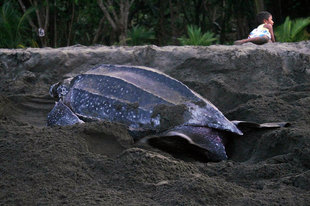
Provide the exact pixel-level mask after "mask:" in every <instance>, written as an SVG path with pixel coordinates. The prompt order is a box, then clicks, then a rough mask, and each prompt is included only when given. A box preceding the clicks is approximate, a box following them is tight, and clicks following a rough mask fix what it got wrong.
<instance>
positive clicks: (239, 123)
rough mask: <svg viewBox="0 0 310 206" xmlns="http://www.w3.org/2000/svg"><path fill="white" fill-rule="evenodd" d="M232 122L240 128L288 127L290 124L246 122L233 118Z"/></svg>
mask: <svg viewBox="0 0 310 206" xmlns="http://www.w3.org/2000/svg"><path fill="white" fill-rule="evenodd" d="M231 122H232V123H234V124H235V125H236V126H237V127H239V128H240V129H242V128H254V129H255V128H257V129H260V128H262V129H263V128H280V127H288V126H290V123H288V122H269V123H262V124H259V123H256V122H248V121H238V120H233V121H231Z"/></svg>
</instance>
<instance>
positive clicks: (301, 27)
mask: <svg viewBox="0 0 310 206" xmlns="http://www.w3.org/2000/svg"><path fill="white" fill-rule="evenodd" d="M309 25H310V17H308V18H300V19H296V20H290V18H289V17H286V19H285V21H284V23H283V24H281V25H280V26H278V27H277V28H276V29H275V36H276V40H277V41H279V42H297V41H303V40H307V39H309V38H310V35H309V33H308V32H307V26H309Z"/></svg>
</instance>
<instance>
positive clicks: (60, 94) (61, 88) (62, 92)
mask: <svg viewBox="0 0 310 206" xmlns="http://www.w3.org/2000/svg"><path fill="white" fill-rule="evenodd" d="M67 93H68V89H67V87H66V86H64V85H60V86H59V87H58V88H57V94H58V97H59V98H61V97H63V96H65V95H66V94H67Z"/></svg>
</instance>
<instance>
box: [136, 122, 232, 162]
mask: <svg viewBox="0 0 310 206" xmlns="http://www.w3.org/2000/svg"><path fill="white" fill-rule="evenodd" d="M141 142H144V143H148V144H149V145H151V146H153V147H156V148H159V149H161V150H164V151H167V152H169V153H172V154H176V155H177V156H183V157H186V156H188V157H191V158H194V159H197V160H200V161H204V162H207V161H213V162H217V161H221V160H226V159H227V155H226V151H225V147H224V144H223V140H222V137H221V134H220V133H219V132H218V131H217V130H214V129H211V128H207V127H194V126H179V127H175V128H173V129H172V130H169V131H167V132H165V133H163V134H160V135H156V136H149V137H145V138H143V139H142V140H141Z"/></svg>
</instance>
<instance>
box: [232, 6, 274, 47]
mask: <svg viewBox="0 0 310 206" xmlns="http://www.w3.org/2000/svg"><path fill="white" fill-rule="evenodd" d="M256 20H257V22H258V23H259V24H260V25H259V26H258V27H257V28H256V29H254V30H253V31H251V33H250V35H249V37H248V38H247V39H241V40H238V41H235V42H234V44H235V45H241V44H244V43H247V42H252V43H254V44H265V43H267V42H275V38H274V34H273V28H272V26H273V21H272V15H271V14H270V13H269V12H267V11H261V12H259V13H258V14H257V17H256Z"/></svg>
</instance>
